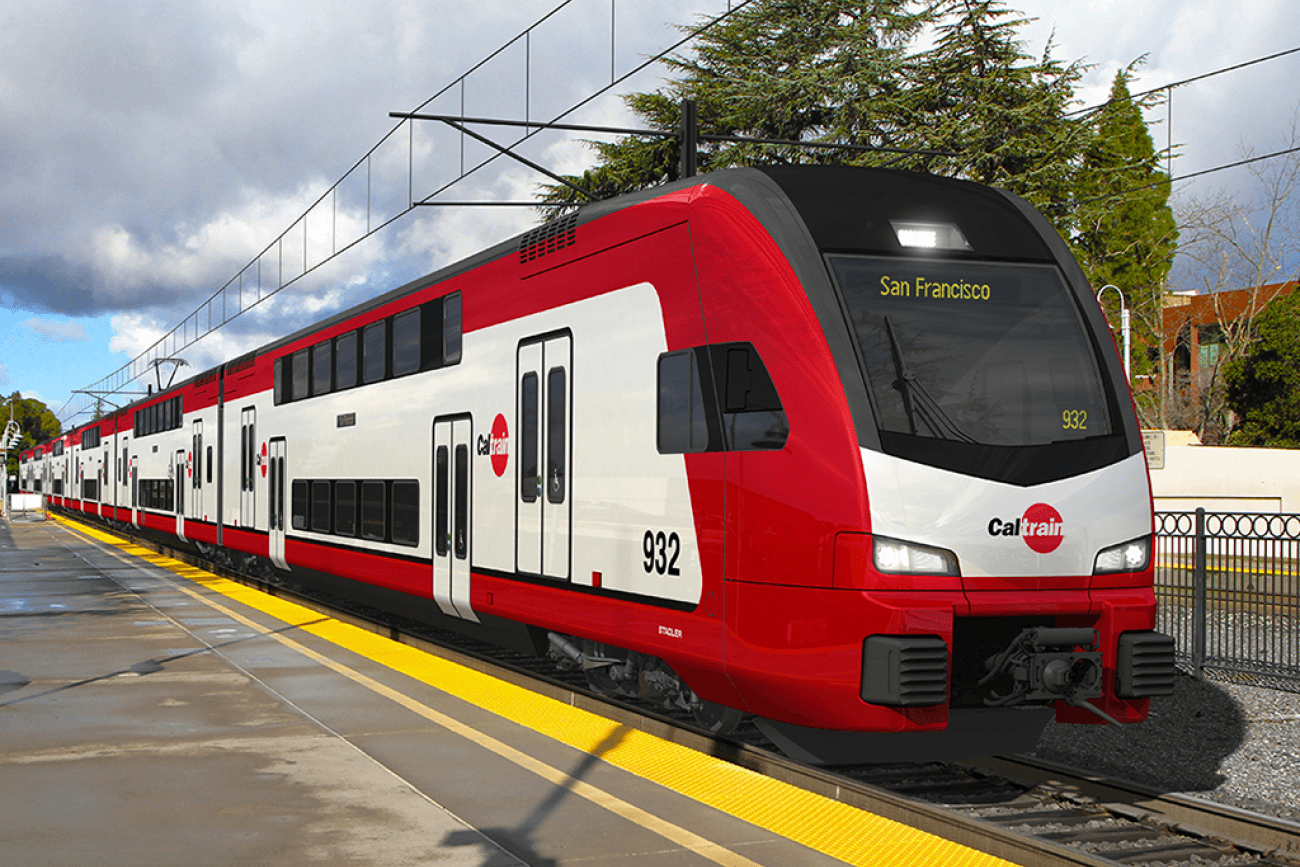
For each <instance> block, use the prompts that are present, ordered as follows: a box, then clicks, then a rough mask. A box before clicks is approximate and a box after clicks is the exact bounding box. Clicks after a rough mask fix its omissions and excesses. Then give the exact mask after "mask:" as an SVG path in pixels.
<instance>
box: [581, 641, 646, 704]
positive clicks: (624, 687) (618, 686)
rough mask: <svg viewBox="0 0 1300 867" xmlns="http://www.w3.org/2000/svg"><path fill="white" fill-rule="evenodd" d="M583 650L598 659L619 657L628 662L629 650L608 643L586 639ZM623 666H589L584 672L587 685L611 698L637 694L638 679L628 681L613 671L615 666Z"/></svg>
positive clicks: (593, 690)
mask: <svg viewBox="0 0 1300 867" xmlns="http://www.w3.org/2000/svg"><path fill="white" fill-rule="evenodd" d="M582 652H583V653H584V654H586V655H587V656H590V657H593V658H596V659H619V660H623V661H624V662H626V660H627V651H625V650H623V649H621V648H618V647H612V646H610V645H608V644H600V643H599V642H595V641H588V640H586V639H584V640H583V642H582ZM616 667H617V668H622V666H611V665H598V666H596V667H594V668H588V669H587V670H586V671H584V672H583V674H584V675H586V677H587V686H589V687H591V691H592V692H594V693H596V694H597V695H603V696H608V697H610V698H628V697H631V696H635V695H636V681H635V680H632V681H630V682H629V681H626V680H619V679H616V678H615V677H614V676H613V674H612V672H613V670H614V669H615V668H616Z"/></svg>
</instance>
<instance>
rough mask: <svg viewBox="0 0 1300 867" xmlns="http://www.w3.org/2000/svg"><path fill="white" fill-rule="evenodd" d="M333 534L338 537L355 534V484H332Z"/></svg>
mask: <svg viewBox="0 0 1300 867" xmlns="http://www.w3.org/2000/svg"><path fill="white" fill-rule="evenodd" d="M334 532H335V533H336V534H337V535H339V536H355V535H356V534H357V483H356V482H335V483H334Z"/></svg>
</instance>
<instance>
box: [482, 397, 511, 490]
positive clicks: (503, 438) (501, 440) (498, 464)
mask: <svg viewBox="0 0 1300 867" xmlns="http://www.w3.org/2000/svg"><path fill="white" fill-rule="evenodd" d="M478 453H479V454H480V455H482V456H483V457H490V458H492V472H494V473H496V474H497V478H498V479H499V478H501V477H502V476H504V475H505V474H506V465H507V464H508V463H510V428H509V427H507V426H506V417H505V416H503V415H502V414H501V413H497V417H496V418H495V419H494V420H493V421H492V436H491V437H485V436H483V435H482V434H479V437H478Z"/></svg>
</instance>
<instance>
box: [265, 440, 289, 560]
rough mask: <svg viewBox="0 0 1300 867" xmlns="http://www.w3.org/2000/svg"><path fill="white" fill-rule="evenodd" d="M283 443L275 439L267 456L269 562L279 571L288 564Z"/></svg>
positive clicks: (284, 449)
mask: <svg viewBox="0 0 1300 867" xmlns="http://www.w3.org/2000/svg"><path fill="white" fill-rule="evenodd" d="M285 452H286V447H285V441H284V437H277V438H275V439H273V440H271V442H270V451H269V452H268V454H267V461H268V462H269V472H268V474H267V491H268V495H267V500H268V507H267V513H266V514H267V517H268V520H269V529H270V552H269V553H270V557H271V562H273V563H275V565H276V566H278V567H280V568H281V569H288V568H289V563H288V562H287V561H286V560H285V558H284V528H285V521H287V520H288V514H287V512H286V510H285V500H284V491H285V488H286V487H287V486H288V482H287V481H286V480H285V477H284V475H285Z"/></svg>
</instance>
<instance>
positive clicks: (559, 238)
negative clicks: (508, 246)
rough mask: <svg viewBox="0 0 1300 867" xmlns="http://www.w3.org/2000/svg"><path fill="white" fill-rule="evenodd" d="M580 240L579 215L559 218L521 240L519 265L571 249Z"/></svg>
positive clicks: (527, 234) (539, 227)
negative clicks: (566, 248)
mask: <svg viewBox="0 0 1300 867" xmlns="http://www.w3.org/2000/svg"><path fill="white" fill-rule="evenodd" d="M577 240H578V215H577V214H569V215H568V216H567V217H559V218H557V219H554V220H551V221H550V222H549V223H546V224H545V225H542V226H538V227H537V228H536V229H533V230H532V231H531V232H528V233H526V234H525V235H524V236H523V237H522V238H520V239H519V264H520V265H526V264H528V263H529V262H531V261H533V260H534V259H540V258H541V257H543V256H545V255H547V254H549V253H555V252H558V251H559V250H563V249H564V248H565V247H571V246H573V244H575V243H577Z"/></svg>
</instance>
